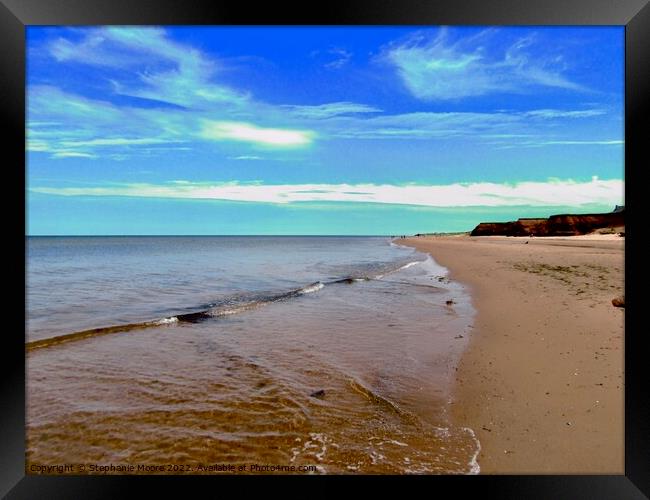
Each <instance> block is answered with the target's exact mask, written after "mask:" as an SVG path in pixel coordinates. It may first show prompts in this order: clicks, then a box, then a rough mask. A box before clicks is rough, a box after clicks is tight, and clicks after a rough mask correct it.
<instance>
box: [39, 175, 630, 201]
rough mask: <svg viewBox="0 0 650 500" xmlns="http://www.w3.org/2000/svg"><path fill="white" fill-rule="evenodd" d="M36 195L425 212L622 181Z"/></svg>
mask: <svg viewBox="0 0 650 500" xmlns="http://www.w3.org/2000/svg"><path fill="white" fill-rule="evenodd" d="M31 190H32V191H34V192H37V193H44V194H54V195H62V196H131V197H145V198H181V199H204V200H230V201H246V202H258V203H295V202H312V201H320V202H324V201H331V202H357V203H359V202H365V203H383V204H398V205H416V206H428V207H468V206H484V207H500V206H519V205H529V206H574V207H580V206H583V205H590V204H604V205H612V206H613V205H616V204H621V203H622V200H623V181H622V180H619V179H611V180H600V179H598V178H597V177H593V178H592V179H591V180H590V181H583V182H578V181H573V180H559V179H551V180H548V181H546V182H520V183H514V184H497V183H488V182H479V183H464V184H463V183H456V184H448V185H415V184H406V185H390V184H381V185H377V184H274V185H270V184H260V183H251V184H244V183H238V182H228V183H212V184H211V183H195V182H190V181H174V182H170V183H167V184H159V185H157V184H124V185H121V186H109V187H68V188H61V187H34V188H32V189H31Z"/></svg>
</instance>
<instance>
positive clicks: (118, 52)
mask: <svg viewBox="0 0 650 500" xmlns="http://www.w3.org/2000/svg"><path fill="white" fill-rule="evenodd" d="M49 50H50V53H51V54H52V56H53V57H54V58H55V59H56V60H57V61H59V62H68V63H78V64H87V65H94V66H105V67H110V68H114V69H118V70H128V72H123V73H121V75H120V76H121V80H120V81H118V80H113V81H112V83H113V90H114V91H115V92H116V93H118V94H122V95H126V96H132V97H141V98H145V99H152V100H156V101H162V102H168V103H171V104H175V105H179V106H183V107H192V106H200V105H202V104H207V103H213V104H214V103H220V104H222V105H223V104H226V105H240V104H242V103H245V102H246V101H247V99H248V95H247V94H246V93H242V92H239V91H236V90H234V89H232V88H230V87H228V86H226V85H223V84H221V83H217V82H215V81H214V77H215V73H217V72H218V69H219V63H218V62H217V61H216V60H215V59H214V58H211V57H208V56H207V55H206V54H204V53H202V52H201V51H200V50H198V49H196V48H194V47H191V46H188V45H184V44H181V43H178V42H175V41H173V40H171V39H169V37H167V34H166V31H165V30H164V29H162V28H158V27H118V26H107V27H101V28H85V29H83V32H82V36H81V38H80V39H79V40H77V41H71V40H69V39H65V38H58V39H57V40H54V41H53V42H52V43H51V44H50V46H49Z"/></svg>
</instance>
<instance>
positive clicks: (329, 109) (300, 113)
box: [281, 102, 382, 119]
mask: <svg viewBox="0 0 650 500" xmlns="http://www.w3.org/2000/svg"><path fill="white" fill-rule="evenodd" d="M281 107H282V108H284V109H288V110H289V111H291V112H292V114H293V115H294V116H296V117H300V118H313V119H322V118H331V117H333V116H339V115H349V114H356V113H381V111H382V110H381V109H379V108H375V107H374V106H368V105H366V104H357V103H354V102H331V103H327V104H319V105H314V106H292V105H288V104H287V105H283V106H281Z"/></svg>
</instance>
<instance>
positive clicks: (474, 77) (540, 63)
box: [383, 28, 587, 101]
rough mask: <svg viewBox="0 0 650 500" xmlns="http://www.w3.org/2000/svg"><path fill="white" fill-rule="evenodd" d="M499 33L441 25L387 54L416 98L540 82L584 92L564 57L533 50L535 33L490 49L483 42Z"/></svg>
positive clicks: (520, 89)
mask: <svg viewBox="0 0 650 500" xmlns="http://www.w3.org/2000/svg"><path fill="white" fill-rule="evenodd" d="M496 36H498V30H494V29H487V30H484V31H481V32H478V33H475V34H472V35H467V36H460V37H455V38H453V39H452V33H451V31H450V30H449V29H447V28H441V29H440V30H439V31H438V34H437V36H436V37H433V38H431V37H429V36H427V35H425V34H424V33H422V32H421V33H418V34H416V35H413V36H411V37H409V38H408V39H406V40H403V41H401V42H398V43H394V44H392V45H390V46H389V47H387V48H385V50H384V53H383V56H384V57H385V58H386V59H387V60H388V61H389V62H390V63H392V64H393V65H394V66H395V67H396V68H397V71H398V74H399V76H400V77H401V79H402V81H403V83H404V84H405V85H406V87H407V88H408V90H409V91H410V92H411V93H412V94H413V95H414V96H415V97H417V98H419V99H423V100H430V101H434V100H452V99H462V98H467V97H477V96H482V95H486V94H493V93H503V92H508V93H526V92H530V91H532V90H534V89H535V88H537V89H538V88H540V87H553V88H560V89H567V90H573V91H585V90H587V89H585V88H584V87H583V86H582V85H580V84H579V83H577V82H574V81H571V80H570V79H569V78H568V77H567V76H566V74H565V64H564V63H563V62H562V60H561V58H558V57H554V58H551V57H545V56H543V55H540V54H533V53H531V49H532V48H533V46H534V45H535V36H534V35H528V36H526V37H523V38H519V39H518V40H516V41H514V42H512V43H511V44H510V45H509V46H508V47H506V48H505V50H504V51H503V52H502V53H500V54H496V55H495V53H494V52H493V51H492V52H490V53H488V51H486V50H485V45H486V44H487V43H489V41H490V40H491V39H492V38H494V37H496Z"/></svg>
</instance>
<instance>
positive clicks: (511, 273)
mask: <svg viewBox="0 0 650 500" xmlns="http://www.w3.org/2000/svg"><path fill="white" fill-rule="evenodd" d="M398 243H399V244H403V245H407V246H411V247H415V248H416V249H417V250H419V251H421V252H425V253H428V254H430V255H431V256H432V257H433V258H434V260H435V261H436V262H437V263H439V264H440V265H442V266H444V267H446V268H447V269H448V270H449V276H450V277H451V278H452V279H454V280H457V281H460V282H461V283H463V284H465V285H468V290H469V291H470V293H471V295H472V302H473V304H474V307H475V309H476V317H475V323H474V328H473V330H472V331H473V333H472V334H471V335H470V342H469V344H468V347H467V349H466V351H465V352H464V353H463V355H462V357H461V360H460V362H459V365H458V367H457V376H456V381H455V387H454V390H453V396H454V399H453V401H452V410H451V413H452V417H453V418H454V420H456V421H457V423H458V424H459V425H463V426H467V427H469V428H471V429H473V431H474V432H475V434H476V436H477V437H478V440H479V442H480V446H481V450H480V453H479V456H478V464H479V466H480V468H481V472H480V473H481V474H535V473H537V474H539V473H542V474H554V473H557V474H567V473H569V474H621V473H623V472H624V399H623V398H624V389H623V374H624V371H623V368H624V359H623V347H624V338H623V324H624V309H623V310H621V309H619V308H617V307H614V306H613V305H612V303H611V300H612V299H613V298H614V297H616V296H618V295H621V294H622V293H623V290H624V288H623V287H624V285H623V265H624V239H621V238H619V237H615V236H613V235H612V236H605V235H603V236H597V237H596V236H586V237H581V236H577V237H576V236H573V237H562V238H548V239H547V238H528V237H499V236H488V237H469V236H465V235H458V236H419V237H410V238H405V239H400V240H398Z"/></svg>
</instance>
